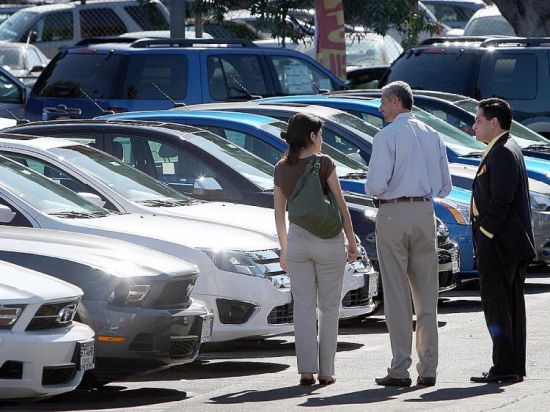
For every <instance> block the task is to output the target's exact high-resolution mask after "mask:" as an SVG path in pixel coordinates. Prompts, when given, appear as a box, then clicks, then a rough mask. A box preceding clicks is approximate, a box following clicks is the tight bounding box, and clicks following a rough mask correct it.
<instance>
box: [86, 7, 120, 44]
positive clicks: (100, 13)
mask: <svg viewBox="0 0 550 412" xmlns="http://www.w3.org/2000/svg"><path fill="white" fill-rule="evenodd" d="M79 14H80V36H81V37H82V38H86V37H96V36H118V35H119V34H122V33H126V32H127V31H128V29H127V28H126V25H125V24H124V23H123V22H122V20H120V17H118V16H117V14H116V12H115V11H114V10H112V9H109V8H106V7H105V8H94V9H81V10H80V11H79Z"/></svg>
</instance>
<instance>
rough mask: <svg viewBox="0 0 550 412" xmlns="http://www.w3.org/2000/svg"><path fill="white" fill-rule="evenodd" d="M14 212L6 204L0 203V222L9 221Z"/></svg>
mask: <svg viewBox="0 0 550 412" xmlns="http://www.w3.org/2000/svg"><path fill="white" fill-rule="evenodd" d="M15 215H16V213H15V212H14V211H13V210H11V209H10V208H9V207H8V206H4V205H0V223H10V222H11V221H12V220H13V218H14V217H15Z"/></svg>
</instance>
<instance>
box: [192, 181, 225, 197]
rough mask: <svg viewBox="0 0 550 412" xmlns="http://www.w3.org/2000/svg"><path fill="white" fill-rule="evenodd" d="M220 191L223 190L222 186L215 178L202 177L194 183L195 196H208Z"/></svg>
mask: <svg viewBox="0 0 550 412" xmlns="http://www.w3.org/2000/svg"><path fill="white" fill-rule="evenodd" d="M218 190H223V189H222V187H221V186H220V184H219V183H218V181H217V180H216V179H214V178H213V177H201V178H200V179H196V180H195V183H193V194H194V195H206V194H208V193H211V192H215V191H218Z"/></svg>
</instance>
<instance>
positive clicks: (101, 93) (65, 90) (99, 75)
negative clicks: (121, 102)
mask: <svg viewBox="0 0 550 412" xmlns="http://www.w3.org/2000/svg"><path fill="white" fill-rule="evenodd" d="M125 59H126V57H125V56H116V55H110V54H109V55H107V54H73V53H67V54H65V55H61V54H60V55H58V56H57V57H56V58H55V59H54V60H53V64H50V65H48V67H47V68H46V69H45V70H44V72H43V73H42V74H41V76H40V77H39V79H38V80H37V82H36V84H35V86H34V87H33V90H32V94H33V95H34V96H40V97H60V98H66V97H84V95H83V94H82V92H81V89H82V90H83V91H84V92H86V93H87V94H88V95H89V96H90V97H92V98H95V99H99V98H101V99H108V98H110V99H117V98H120V96H121V94H122V93H121V91H122V87H123V85H124V81H123V80H121V77H122V75H124V74H125V73H122V67H121V65H122V64H123V62H124V60H125ZM67 79H71V80H67Z"/></svg>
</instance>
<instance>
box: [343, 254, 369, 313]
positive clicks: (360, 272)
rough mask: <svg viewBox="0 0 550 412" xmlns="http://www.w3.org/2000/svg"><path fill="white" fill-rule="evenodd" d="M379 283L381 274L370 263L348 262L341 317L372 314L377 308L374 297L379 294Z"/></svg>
mask: <svg viewBox="0 0 550 412" xmlns="http://www.w3.org/2000/svg"><path fill="white" fill-rule="evenodd" d="M378 285H379V274H378V272H377V271H375V270H374V268H373V267H372V266H371V265H370V264H369V265H364V264H363V263H362V262H360V261H358V262H355V263H354V264H346V272H345V274H344V280H343V283H342V303H341V305H340V316H339V317H340V319H350V318H355V317H357V316H362V315H370V314H372V313H373V312H374V311H375V309H376V305H375V303H374V301H373V298H375V297H376V296H377V295H378Z"/></svg>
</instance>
